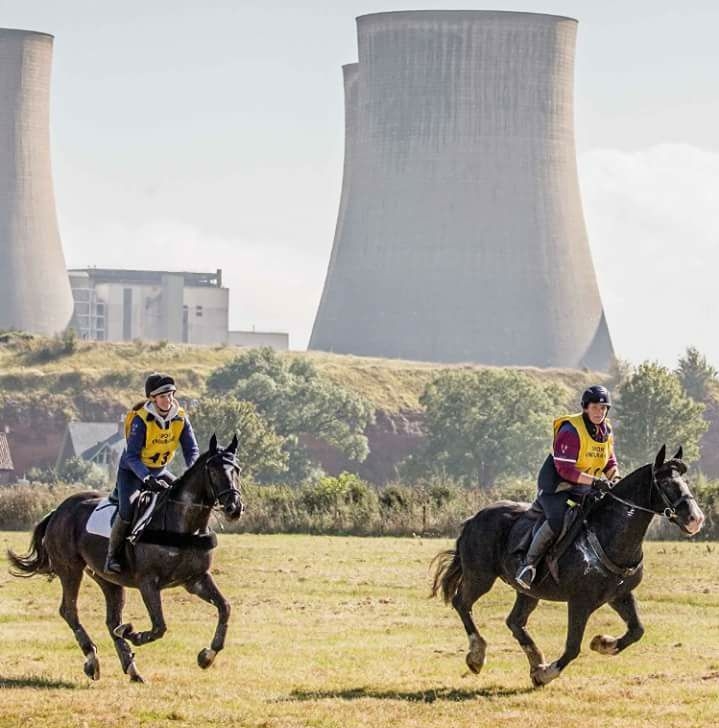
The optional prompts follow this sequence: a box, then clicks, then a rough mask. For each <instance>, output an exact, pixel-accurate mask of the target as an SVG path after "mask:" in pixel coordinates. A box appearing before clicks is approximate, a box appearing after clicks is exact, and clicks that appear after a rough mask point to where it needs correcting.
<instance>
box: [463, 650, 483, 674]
mask: <svg viewBox="0 0 719 728" xmlns="http://www.w3.org/2000/svg"><path fill="white" fill-rule="evenodd" d="M465 662H466V663H467V667H468V668H469V669H470V670H471V671H472V672H473V673H474V674H475V675H479V673H480V672H482V668H483V667H484V663H485V657H484V655H476V654H474V653H473V652H468V653H467V657H465Z"/></svg>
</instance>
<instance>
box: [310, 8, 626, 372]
mask: <svg viewBox="0 0 719 728" xmlns="http://www.w3.org/2000/svg"><path fill="white" fill-rule="evenodd" d="M357 22H358V42H359V63H358V64H353V65H349V66H345V68H344V72H345V73H344V80H345V113H346V125H345V128H346V138H345V162H344V175H343V182H342V196H341V201H340V209H339V215H338V221H337V227H336V231H335V240H334V245H333V249H332V255H331V259H330V264H329V267H328V271H327V277H326V280H325V287H324V290H323V293H322V298H321V301H320V305H319V309H318V312H317V317H316V319H315V324H314V328H313V331H312V336H311V339H310V348H311V349H320V350H325V351H334V352H339V353H350V354H360V355H366V356H381V357H399V358H406V359H417V360H426V361H437V362H462V361H466V362H479V363H486V364H496V365H536V366H542V367H547V366H561V367H578V366H587V367H590V368H596V369H606V368H607V366H608V364H609V363H610V360H611V358H612V356H613V350H612V344H611V341H610V338H609V332H608V330H607V326H606V322H605V319H604V314H603V310H602V303H601V300H600V296H599V290H598V287H597V282H596V277H595V273H594V267H593V264H592V259H591V254H590V250H589V245H588V242H587V235H586V231H585V226H584V219H583V214H582V205H581V199H580V194H579V185H578V180H577V170H576V153H575V144H574V111H573V73H574V46H575V37H576V28H577V23H576V21H575V20H572V19H570V18H564V17H556V16H549V15H539V14H532V13H509V12H490V11H436V12H435V11H410V12H393V13H378V14H373V15H365V16H361V17H360V18H358V20H357Z"/></svg>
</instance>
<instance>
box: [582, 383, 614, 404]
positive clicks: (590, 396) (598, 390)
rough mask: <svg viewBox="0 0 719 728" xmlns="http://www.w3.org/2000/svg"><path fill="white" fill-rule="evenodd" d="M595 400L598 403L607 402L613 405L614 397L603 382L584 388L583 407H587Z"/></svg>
mask: <svg viewBox="0 0 719 728" xmlns="http://www.w3.org/2000/svg"><path fill="white" fill-rule="evenodd" d="M592 402H595V403H596V404H605V405H607V407H608V408H609V407H611V406H612V397H611V395H610V394H609V390H608V389H607V388H606V387H603V386H602V385H601V384H595V385H593V386H591V387H589V388H588V389H585V390H584V393H583V394H582V409H586V408H587V405H588V404H590V403H592Z"/></svg>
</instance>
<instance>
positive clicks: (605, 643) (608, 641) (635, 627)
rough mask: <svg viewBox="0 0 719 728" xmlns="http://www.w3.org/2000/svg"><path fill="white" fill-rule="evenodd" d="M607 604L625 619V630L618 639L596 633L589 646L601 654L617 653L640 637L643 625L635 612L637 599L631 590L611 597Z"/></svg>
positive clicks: (642, 632) (642, 633)
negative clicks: (620, 595) (613, 597)
mask: <svg viewBox="0 0 719 728" xmlns="http://www.w3.org/2000/svg"><path fill="white" fill-rule="evenodd" d="M609 606H610V607H611V608H612V609H613V610H614V611H615V612H616V613H617V614H618V615H619V616H620V617H621V618H622V619H623V620H624V621H625V623H626V625H627V631H626V632H625V633H624V634H623V635H622V636H621V637H620V638H619V639H615V638H614V637H610V636H609V635H600V634H598V635H597V636H596V637H594V638H593V639H592V641H591V642H590V644H589V647H590V648H591V649H593V650H594V651H595V652H599V653H601V654H602V655H617V654H619V653H620V652H621V651H622V650H624V649H626V648H627V647H629V645H631V644H634V643H635V642H638V641H639V640H640V639H641V638H642V636H643V635H644V626H643V625H642V622H641V620H640V619H639V614H637V600H636V599H635V598H634V594H632V593H631V592H629V594H626V595H624V596H623V597H618V598H617V599H613V600H612V601H611V602H609Z"/></svg>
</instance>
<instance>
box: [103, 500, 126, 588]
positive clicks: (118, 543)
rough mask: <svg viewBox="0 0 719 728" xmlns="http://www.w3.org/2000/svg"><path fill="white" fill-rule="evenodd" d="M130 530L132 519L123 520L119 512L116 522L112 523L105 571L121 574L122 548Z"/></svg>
mask: <svg viewBox="0 0 719 728" xmlns="http://www.w3.org/2000/svg"><path fill="white" fill-rule="evenodd" d="M129 532H130V521H123V520H122V518H120V515H119V514H118V516H117V518H116V519H115V523H113V524H112V531H111V532H110V543H109V544H108V545H107V559H106V561H105V571H111V572H113V573H115V574H119V573H120V572H121V571H122V562H121V559H122V550H123V548H124V546H125V539H126V538H127V536H128V534H129Z"/></svg>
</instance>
